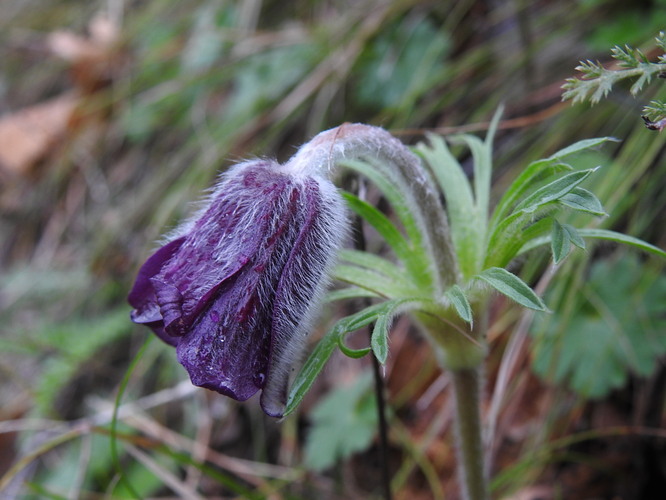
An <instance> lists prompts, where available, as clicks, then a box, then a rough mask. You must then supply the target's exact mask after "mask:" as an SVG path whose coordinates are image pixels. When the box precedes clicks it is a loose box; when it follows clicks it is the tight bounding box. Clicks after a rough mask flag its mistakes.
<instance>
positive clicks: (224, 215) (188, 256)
mask: <svg viewBox="0 0 666 500" xmlns="http://www.w3.org/2000/svg"><path fill="white" fill-rule="evenodd" d="M310 170H311V169H308V168H294V166H293V165H291V164H287V165H284V166H283V165H279V164H278V163H276V162H272V161H267V160H254V161H248V162H244V163H241V164H239V165H236V166H235V167H234V168H232V169H230V170H229V171H228V172H226V173H225V174H223V175H222V176H221V179H220V182H219V183H218V185H217V186H216V187H215V189H214V190H213V192H212V194H211V195H210V197H209V199H208V202H207V204H206V206H205V207H203V208H202V209H201V210H200V211H199V212H198V214H197V215H196V216H195V217H194V218H193V219H192V220H190V221H189V222H186V223H185V224H183V226H182V227H180V228H179V229H178V230H177V231H176V232H175V233H174V234H173V235H172V237H171V238H170V239H169V241H168V243H166V244H165V245H164V246H163V247H161V248H160V249H159V250H157V251H156V252H155V253H154V254H153V255H152V256H151V257H150V258H149V259H148V260H147V261H146V263H145V264H144V265H143V267H141V269H140V270H139V274H138V276H137V279H136V282H135V284H134V287H133V288H132V291H131V292H130V294H129V297H128V300H129V303H130V304H131V305H132V306H133V307H134V311H132V320H133V321H134V322H136V323H142V324H145V325H147V326H149V327H150V328H151V329H152V330H153V331H154V332H155V333H156V334H157V335H158V336H159V337H160V338H161V339H162V340H163V341H165V342H166V343H168V344H170V345H172V346H174V347H175V348H176V352H177V356H178V361H179V362H180V363H181V364H182V365H183V366H184V367H185V368H186V369H187V371H188V372H189V375H190V378H191V380H192V383H193V384H195V385H197V386H201V387H205V388H208V389H211V390H214V391H217V392H219V393H222V394H225V395H227V396H230V397H232V398H234V399H237V400H239V401H244V400H246V399H248V398H249V397H251V396H252V395H253V394H255V393H256V392H257V391H258V390H259V389H262V394H261V406H262V408H263V410H264V411H265V412H266V413H267V414H268V415H271V416H275V417H279V416H281V415H282V414H283V412H284V407H285V403H286V398H287V390H288V383H289V378H290V376H291V374H292V372H293V371H294V370H295V365H296V364H297V363H298V360H299V359H298V358H299V356H300V354H301V352H302V349H303V347H304V344H305V339H306V336H307V333H308V330H309V329H310V326H311V323H312V320H313V318H314V315H315V314H316V312H317V304H318V303H319V299H320V298H321V295H322V293H323V291H324V288H325V286H326V283H327V276H328V271H329V269H330V267H331V265H332V263H333V261H334V255H335V251H336V250H337V248H338V247H339V246H340V245H341V243H342V240H343V238H344V236H345V227H346V224H345V213H344V205H343V201H342V199H341V197H340V195H339V194H338V192H337V190H336V188H335V186H333V184H332V183H331V182H330V181H329V180H327V179H326V178H324V177H323V176H321V175H318V173H316V172H315V173H312V172H311V171H310Z"/></svg>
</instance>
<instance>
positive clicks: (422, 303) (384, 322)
mask: <svg viewBox="0 0 666 500" xmlns="http://www.w3.org/2000/svg"><path fill="white" fill-rule="evenodd" d="M433 305H435V304H434V302H433V301H431V300H428V299H421V298H416V297H415V298H406V299H399V300H392V301H386V302H384V303H383V304H382V306H383V307H382V309H381V313H380V314H379V317H378V318H377V321H376V322H375V327H374V328H373V330H372V338H371V340H370V346H371V347H372V352H374V354H375V356H376V358H377V360H378V361H379V362H380V363H381V364H385V363H386V360H387V359H388V351H389V348H388V343H389V342H388V335H389V330H390V328H391V324H392V323H393V319H394V318H395V317H396V316H397V315H399V314H402V313H403V312H406V311H410V310H416V309H421V310H423V311H427V312H432V311H437V312H439V311H438V310H437V307H436V306H435V307H433Z"/></svg>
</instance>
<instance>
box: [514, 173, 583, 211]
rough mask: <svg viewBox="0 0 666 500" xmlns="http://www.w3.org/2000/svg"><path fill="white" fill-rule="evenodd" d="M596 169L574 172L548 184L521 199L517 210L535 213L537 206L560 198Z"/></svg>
mask: <svg viewBox="0 0 666 500" xmlns="http://www.w3.org/2000/svg"><path fill="white" fill-rule="evenodd" d="M594 171H596V168H595V169H589V170H580V171H577V172H572V173H570V174H568V175H565V176H564V177H560V178H559V179H557V180H555V181H553V182H551V183H549V184H546V185H545V186H543V187H541V188H539V189H537V190H536V191H535V192H534V193H532V194H531V195H530V196H528V197H527V198H525V199H524V200H523V201H521V202H520V203H519V204H518V206H517V207H516V211H522V212H524V213H533V212H535V211H536V209H537V208H539V207H541V206H543V205H545V204H547V203H550V202H553V201H557V200H559V199H560V198H562V196H564V195H565V194H567V193H569V192H570V191H572V190H573V189H574V188H575V187H576V186H577V185H578V184H580V183H581V182H583V181H584V180H585V179H587V178H588V177H589V176H590V174H591V173H592V172H594Z"/></svg>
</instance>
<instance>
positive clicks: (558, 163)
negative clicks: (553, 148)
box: [490, 137, 617, 230]
mask: <svg viewBox="0 0 666 500" xmlns="http://www.w3.org/2000/svg"><path fill="white" fill-rule="evenodd" d="M609 141H617V139H615V138H613V137H598V138H593V139H585V140H582V141H578V142H576V143H574V144H571V145H570V146H567V147H566V148H564V149H561V150H559V151H557V152H556V153H554V154H552V155H551V156H549V157H548V158H545V159H543V160H537V161H535V162H532V163H530V164H529V165H528V167H527V168H526V169H525V170H524V171H523V172H522V173H521V174H520V175H519V176H518V177H517V178H516V179H515V180H514V181H513V182H512V183H511V185H510V186H509V188H508V189H507V190H506V191H505V193H504V195H503V196H502V198H501V199H500V201H499V203H498V204H497V207H496V208H495V211H494V212H493V217H492V222H491V226H490V227H491V230H492V229H494V227H495V226H496V225H497V224H498V223H499V221H501V220H502V219H504V218H505V217H506V216H507V215H508V214H509V210H510V209H511V207H512V206H513V205H514V204H516V203H517V202H518V200H519V199H520V197H522V196H523V195H524V194H525V193H526V192H527V191H528V190H529V189H530V188H531V187H532V186H534V185H535V184H536V183H537V182H540V181H542V180H544V179H547V178H548V177H551V176H552V175H554V174H557V173H560V172H562V171H564V170H573V169H572V167H571V166H570V165H568V164H566V163H562V160H563V159H564V158H567V157H568V156H572V155H575V154H576V153H580V152H582V151H585V150H588V149H591V148H595V147H597V146H600V145H601V144H603V143H605V142H609Z"/></svg>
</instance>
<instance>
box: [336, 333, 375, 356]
mask: <svg viewBox="0 0 666 500" xmlns="http://www.w3.org/2000/svg"><path fill="white" fill-rule="evenodd" d="M338 348H339V349H340V351H342V354H344V355H345V356H347V357H348V358H352V359H359V358H362V357H363V356H365V355H366V354H368V353H369V352H370V351H372V349H371V348H370V347H361V348H360V349H352V348H351V347H347V344H345V336H344V335H340V336H339V337H338Z"/></svg>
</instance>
